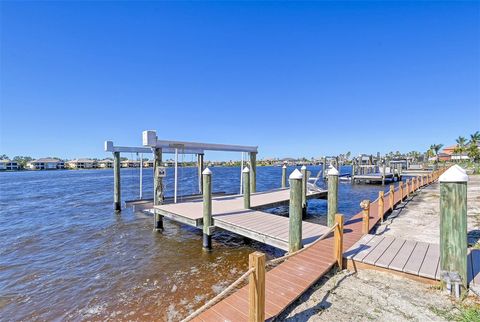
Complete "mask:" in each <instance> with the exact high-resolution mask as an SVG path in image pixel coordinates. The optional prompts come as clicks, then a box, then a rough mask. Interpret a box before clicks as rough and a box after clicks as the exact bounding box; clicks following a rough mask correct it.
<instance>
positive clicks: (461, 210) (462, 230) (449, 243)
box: [439, 166, 468, 287]
mask: <svg viewBox="0 0 480 322" xmlns="http://www.w3.org/2000/svg"><path fill="white" fill-rule="evenodd" d="M439 182H440V270H441V271H442V272H456V273H458V274H459V275H460V278H461V283H462V284H463V286H464V287H467V283H468V280H467V182H468V175H467V174H466V172H465V170H463V169H462V168H461V167H459V166H453V167H450V169H448V170H447V171H446V172H445V173H443V174H442V175H441V176H440V178H439Z"/></svg>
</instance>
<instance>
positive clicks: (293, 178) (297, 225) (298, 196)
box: [288, 169, 303, 253]
mask: <svg viewBox="0 0 480 322" xmlns="http://www.w3.org/2000/svg"><path fill="white" fill-rule="evenodd" d="M302 178H303V176H302V173H301V172H300V171H298V169H295V171H293V172H292V174H291V175H290V177H289V179H290V209H289V226H288V231H289V233H288V252H289V253H293V252H295V251H297V250H299V249H301V248H302V247H303V244H302Z"/></svg>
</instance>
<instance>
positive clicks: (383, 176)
mask: <svg viewBox="0 0 480 322" xmlns="http://www.w3.org/2000/svg"><path fill="white" fill-rule="evenodd" d="M385 171H386V168H385V160H383V165H382V186H384V185H385Z"/></svg>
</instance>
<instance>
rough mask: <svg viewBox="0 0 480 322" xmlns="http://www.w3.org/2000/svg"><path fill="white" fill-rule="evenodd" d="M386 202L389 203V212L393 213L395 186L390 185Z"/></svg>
mask: <svg viewBox="0 0 480 322" xmlns="http://www.w3.org/2000/svg"><path fill="white" fill-rule="evenodd" d="M388 200H389V201H390V211H393V206H394V205H395V186H394V185H393V184H391V185H390V193H389V194H388Z"/></svg>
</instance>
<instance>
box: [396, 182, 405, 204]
mask: <svg viewBox="0 0 480 322" xmlns="http://www.w3.org/2000/svg"><path fill="white" fill-rule="evenodd" d="M398 186H399V187H400V202H402V201H403V198H404V197H405V195H404V191H403V181H400V182H399V183H398Z"/></svg>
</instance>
